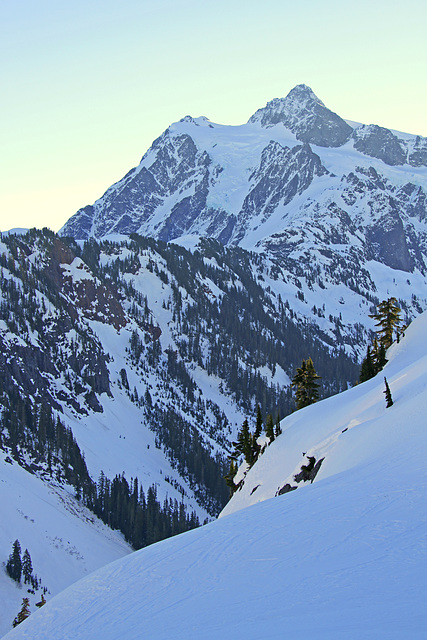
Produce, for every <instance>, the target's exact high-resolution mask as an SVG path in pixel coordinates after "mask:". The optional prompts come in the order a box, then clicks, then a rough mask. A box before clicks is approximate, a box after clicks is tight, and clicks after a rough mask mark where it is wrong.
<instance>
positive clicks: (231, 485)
mask: <svg viewBox="0 0 427 640" xmlns="http://www.w3.org/2000/svg"><path fill="white" fill-rule="evenodd" d="M236 473H237V463H236V461H235V460H234V459H233V458H232V457H230V470H229V472H228V474H227V475H226V476H224V479H225V482H226V484H227V487H229V488H230V498H231V496H232V495H233V493H234V492H235V491H236V490H237V485H236V484H234V477H235V475H236Z"/></svg>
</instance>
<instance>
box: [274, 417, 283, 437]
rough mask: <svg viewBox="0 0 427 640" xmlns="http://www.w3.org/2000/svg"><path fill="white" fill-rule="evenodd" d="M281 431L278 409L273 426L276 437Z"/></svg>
mask: <svg viewBox="0 0 427 640" xmlns="http://www.w3.org/2000/svg"><path fill="white" fill-rule="evenodd" d="M281 433H282V427H281V426H280V411H278V413H277V418H276V427H275V436H276V438H277V436H280V434H281Z"/></svg>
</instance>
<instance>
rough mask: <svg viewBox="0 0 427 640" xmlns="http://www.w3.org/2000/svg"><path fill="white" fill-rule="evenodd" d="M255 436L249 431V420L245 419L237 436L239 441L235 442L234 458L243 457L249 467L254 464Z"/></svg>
mask: <svg viewBox="0 0 427 640" xmlns="http://www.w3.org/2000/svg"><path fill="white" fill-rule="evenodd" d="M252 441H253V436H252V434H251V432H250V431H249V423H248V420H247V418H245V419H244V421H243V424H242V427H241V429H240V431H239V433H238V435H237V441H236V442H233V446H234V454H233V457H237V456H239V455H243V457H244V458H245V460H246V462H247V463H248V464H249V465H252V464H253V446H252Z"/></svg>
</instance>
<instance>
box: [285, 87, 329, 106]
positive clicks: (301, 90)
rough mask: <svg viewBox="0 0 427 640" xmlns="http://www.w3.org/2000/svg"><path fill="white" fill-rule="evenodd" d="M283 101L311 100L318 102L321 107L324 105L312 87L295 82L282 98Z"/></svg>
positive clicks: (304, 101)
mask: <svg viewBox="0 0 427 640" xmlns="http://www.w3.org/2000/svg"><path fill="white" fill-rule="evenodd" d="M284 101H286V102H287V103H293V102H298V103H306V102H308V101H312V102H315V103H317V104H320V105H321V106H322V107H324V106H325V105H324V104H323V102H322V101H321V100H320V99H319V98H318V97H317V96H316V94H315V93H314V91H313V89H311V88H310V87H308V86H307V85H306V84H297V85H296V86H295V87H294V88H293V89H291V90H290V91H289V93H288V95H287V96H286V98H284Z"/></svg>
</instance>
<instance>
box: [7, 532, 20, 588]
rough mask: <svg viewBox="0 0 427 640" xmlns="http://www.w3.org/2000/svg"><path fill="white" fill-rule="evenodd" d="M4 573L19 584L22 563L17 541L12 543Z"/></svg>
mask: <svg viewBox="0 0 427 640" xmlns="http://www.w3.org/2000/svg"><path fill="white" fill-rule="evenodd" d="M6 571H7V573H8V574H9V576H10V577H11V578H12V580H16V582H21V575H22V561H21V545H20V544H19V540H15V542H14V543H13V549H12V553H11V554H10V556H9V560H8V561H7V564H6Z"/></svg>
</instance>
